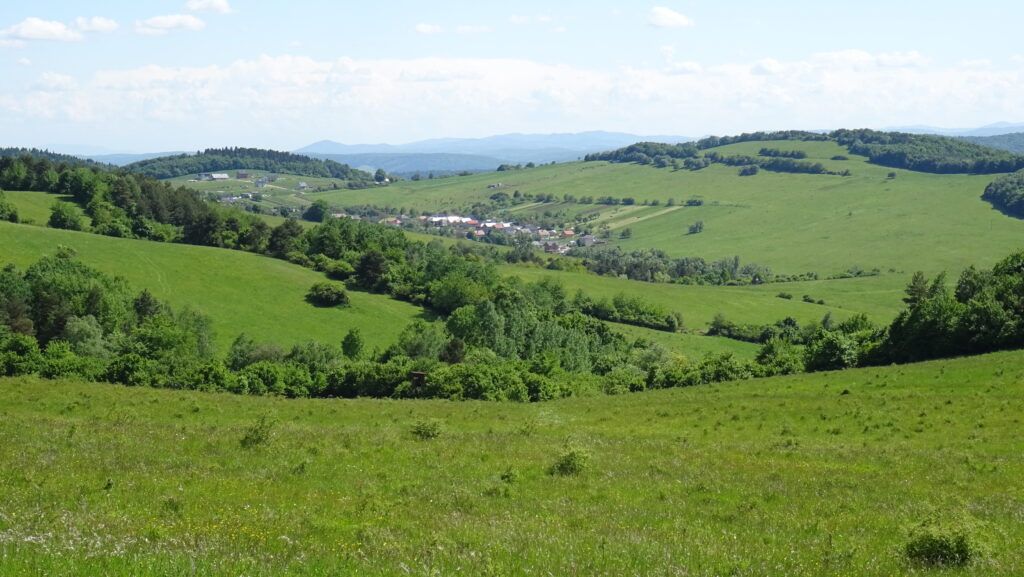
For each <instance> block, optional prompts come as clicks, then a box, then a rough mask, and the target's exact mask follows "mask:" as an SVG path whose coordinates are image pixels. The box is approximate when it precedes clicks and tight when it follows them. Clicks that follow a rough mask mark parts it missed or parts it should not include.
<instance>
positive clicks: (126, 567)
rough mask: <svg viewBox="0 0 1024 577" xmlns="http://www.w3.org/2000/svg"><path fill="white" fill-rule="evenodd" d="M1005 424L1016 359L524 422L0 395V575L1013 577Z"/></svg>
mask: <svg viewBox="0 0 1024 577" xmlns="http://www.w3.org/2000/svg"><path fill="white" fill-rule="evenodd" d="M1022 411H1024V355H1022V354H1021V353H1020V352H1014V353H1000V354H996V355H987V356H982V357H974V358H966V359H957V360H948V361H938V362H930V363H923V364H919V365H908V366H900V367H884V368H871V369H861V370H850V371H845V372H840V373H824V374H817V375H809V376H808V375H803V376H794V377H781V378H773V379H768V380H761V381H754V382H746V383H725V384H719V385H713V386H704V387H690V388H685V389H675V390H663V391H653V392H649V393H645V394H636V395H625V396H619V397H612V398H609V397H603V396H602V397H595V398H574V399H565V400H562V401H555V402H548V403H538V404H519V403H476V402H465V403H452V402H445V401H408V402H400V403H399V402H394V401H388V400H376V401H375V400H354V401H347V400H283V399H275V398H251V397H238V396H230V395H212V394H202V393H192V392H183V391H167V390H153V389H146V388H137V389H129V388H123V387H116V386H111V385H100V384H80V383H77V382H69V381H62V382H57V383H54V382H50V381H42V380H36V379H32V378H23V379H2V380H0V412H2V414H3V415H4V418H3V419H0V438H3V439H4V441H5V442H4V443H0V462H3V463H4V467H3V471H2V473H0V502H3V503H4V507H3V510H2V514H0V565H2V567H3V573H4V574H5V575H40V574H50V575H67V574H96V575H101V574H102V575H110V576H115V575H133V576H146V575H188V574H197V575H209V576H219V575H240V574H244V575H252V576H263V575H268V576H269V575H284V574H288V575H355V574H358V575H402V574H406V573H409V574H439V575H452V574H467V575H526V574H548V573H550V574H555V575H569V574H580V575H665V574H689V575H707V576H710V575H756V576H768V575H806V576H812V575H813V576H859V575H865V576H867V575H871V576H877V575H986V576H1014V575H1020V574H1021V573H1022V572H1024V549H1021V547H1020V546H1019V545H1020V543H1021V542H1022V541H1024V522H1022V520H1021V514H1020V513H1021V511H1022V509H1024V494H1022V493H1021V491H1020V482H1019V481H1020V478H1021V476H1022V475H1024V462H1022V461H1021V458H1020V454H1021V443H1020V438H1019V431H1020V415H1021V412H1022ZM435 434H436V436H435ZM923 524H925V525H926V526H929V527H932V529H931V531H932V532H931V533H929V534H931V535H934V536H936V537H942V536H948V538H950V539H954V538H956V537H957V536H961V537H962V543H963V550H964V551H966V552H967V553H968V554H969V559H968V565H967V567H966V568H964V569H957V568H951V569H945V570H943V569H939V568H934V567H931V566H929V565H923V564H921V563H922V562H921V561H920V560H919V559H920V557H917V558H908V557H907V555H906V553H905V551H906V548H907V545H908V544H910V543H912V542H914V539H915V536H917V535H920V534H921V533H920V532H921V529H920V527H921V526H922V525H923ZM927 524H930V525H927ZM915 528H917V529H916V531H917V532H915ZM918 542H920V541H918Z"/></svg>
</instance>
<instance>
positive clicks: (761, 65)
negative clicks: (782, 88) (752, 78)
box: [751, 58, 785, 74]
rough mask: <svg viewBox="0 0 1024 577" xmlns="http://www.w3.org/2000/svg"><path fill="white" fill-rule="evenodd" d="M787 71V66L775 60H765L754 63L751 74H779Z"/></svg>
mask: <svg viewBox="0 0 1024 577" xmlns="http://www.w3.org/2000/svg"><path fill="white" fill-rule="evenodd" d="M783 70H785V66H783V64H782V63H781V62H779V61H778V60H775V59H773V58H763V59H761V60H758V61H757V62H755V63H754V66H753V67H751V72H753V73H754V74H778V73H780V72H782V71H783Z"/></svg>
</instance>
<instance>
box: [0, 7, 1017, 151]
mask: <svg viewBox="0 0 1024 577" xmlns="http://www.w3.org/2000/svg"><path fill="white" fill-rule="evenodd" d="M1022 21H1024V5H1022V4H1021V3H1018V2H974V3H964V2H943V1H932V2H921V1H916V0H911V1H902V2H897V1H894V0H889V1H885V2H881V1H875V0H863V1H861V2H855V3H842V4H840V3H833V2H822V1H820V0H819V1H802V0H798V1H786V0H777V1H776V2H744V1H733V2H721V1H711V0H680V1H668V0H656V1H655V2H652V3H641V2H636V1H632V2H624V1H621V0H618V1H615V0H609V1H604V0H590V1H586V2H582V1H568V2H558V3H553V2H534V1H528V0H527V1H519V2H514V3H512V2H484V1H481V0H478V1H475V2H468V1H467V2H444V1H435V2H430V3H428V2H422V1H418V2H414V1H388V0H380V1H377V2H358V3H356V2H347V1H334V2H326V1H324V2H320V1H307V0H293V1H291V2H271V1H267V0H167V1H163V0H160V1H150V2H127V1H123V2H92V3H89V2H82V1H74V2H71V1H46V0H36V1H34V2H31V3H29V2H18V3H13V2H5V3H3V5H2V6H0V75H2V77H3V78H4V81H3V82H2V83H0V145H3V146H47V147H51V148H66V149H69V150H70V149H75V150H76V151H82V150H83V149H87V148H90V147H92V148H95V149H98V150H99V149H102V150H107V151H118V152H142V151H165V150H195V149H200V148H205V147H211V146H259V147H268V148H277V149H294V148H298V147H301V146H304V145H306V144H309V143H311V142H314V141H316V140H321V139H330V140H336V141H339V142H346V143H364V142H391V143H402V142H409V141H414V140H420V139H424V138H435V137H480V136H488V135H492V134H501V133H508V132H545V133H546V132H579V131H585V130H614V131H624V132H633V133H637V134H673V135H689V136H702V135H705V134H734V133H738V132H743V131H753V130H774V129H827V128H839V127H851V128H852V127H863V126H867V127H875V128H881V127H887V126H903V125H915V124H929V125H935V126H944V127H967V126H979V125H983V124H989V123H992V122H997V121H1012V122H1019V121H1024V45H1020V44H1019V42H1018V41H1017V39H1018V38H1019V24H1020V22H1022Z"/></svg>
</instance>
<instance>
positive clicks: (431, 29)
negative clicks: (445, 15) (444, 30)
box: [414, 22, 441, 34]
mask: <svg viewBox="0 0 1024 577" xmlns="http://www.w3.org/2000/svg"><path fill="white" fill-rule="evenodd" d="M414 30H416V32H419V33H420V34H440V33H441V27H440V26H438V25H436V24H424V23H422V22H421V23H419V24H417V25H416V26H415V27H414Z"/></svg>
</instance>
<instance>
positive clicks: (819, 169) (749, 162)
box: [704, 151, 849, 174]
mask: <svg viewBox="0 0 1024 577" xmlns="http://www.w3.org/2000/svg"><path fill="white" fill-rule="evenodd" d="M805 156H806V155H805ZM704 158H705V159H706V160H707V161H708V162H710V163H713V164H715V163H717V164H724V165H726V166H739V167H748V166H753V167H757V168H760V169H763V170H770V171H772V172H791V173H797V174H841V173H838V172H832V171H829V170H828V169H826V168H825V166H824V165H823V164H821V163H820V162H809V161H803V160H798V159H797V158H798V157H792V156H781V155H780V156H772V155H767V156H766V157H764V158H762V157H758V156H748V155H745V154H719V153H718V152H714V151H712V152H709V153H707V154H705V155H704ZM754 174H756V172H755V173H754ZM843 174H849V171H846V172H845V173H843Z"/></svg>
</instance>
